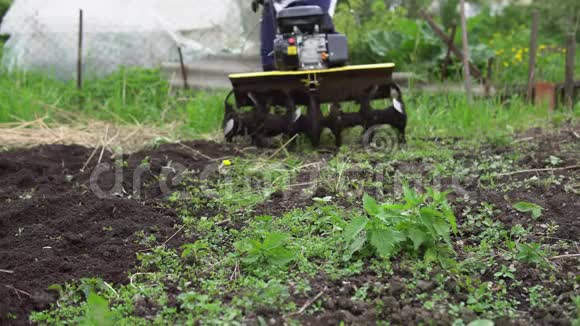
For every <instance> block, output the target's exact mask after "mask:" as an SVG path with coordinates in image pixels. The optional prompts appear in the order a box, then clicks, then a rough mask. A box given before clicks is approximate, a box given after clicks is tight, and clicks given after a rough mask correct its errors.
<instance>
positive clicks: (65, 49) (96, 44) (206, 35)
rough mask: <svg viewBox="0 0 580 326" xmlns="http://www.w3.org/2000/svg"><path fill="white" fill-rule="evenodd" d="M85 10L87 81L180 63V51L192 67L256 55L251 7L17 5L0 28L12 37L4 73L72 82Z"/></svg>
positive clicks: (130, 2) (143, 2)
mask: <svg viewBox="0 0 580 326" xmlns="http://www.w3.org/2000/svg"><path fill="white" fill-rule="evenodd" d="M80 9H82V10H83V16H84V24H83V26H84V27H83V28H84V37H83V39H84V45H83V61H84V71H85V74H88V75H89V76H100V75H105V74H108V73H111V72H113V71H115V70H116V69H118V67H119V66H141V67H157V66H159V65H160V64H161V63H162V62H166V61H176V60H177V56H178V52H177V46H181V47H182V49H183V53H184V56H185V57H186V60H187V61H191V60H195V59H196V58H198V57H201V56H208V55H217V54H219V55H222V54H224V53H233V54H240V53H244V54H254V53H257V51H258V50H257V46H256V42H255V41H254V40H255V39H256V36H255V34H256V32H257V24H258V18H257V17H256V16H257V15H255V14H253V13H252V12H251V11H250V9H249V1H247V0H246V1H244V0H220V1H215V0H207V1H206V0H99V1H95V0H50V1H48V0H15V1H14V3H13V5H12V7H11V8H10V10H9V11H8V12H7V14H6V16H5V17H4V20H3V22H2V25H1V26H0V34H7V35H9V36H10V38H9V39H8V41H7V42H6V44H5V47H4V55H3V58H2V65H3V66H4V67H5V68H8V69H23V70H35V71H39V70H40V71H45V72H49V73H51V74H52V75H53V76H55V77H58V78H61V79H71V78H73V77H74V76H75V73H76V63H77V47H78V30H79V10H80Z"/></svg>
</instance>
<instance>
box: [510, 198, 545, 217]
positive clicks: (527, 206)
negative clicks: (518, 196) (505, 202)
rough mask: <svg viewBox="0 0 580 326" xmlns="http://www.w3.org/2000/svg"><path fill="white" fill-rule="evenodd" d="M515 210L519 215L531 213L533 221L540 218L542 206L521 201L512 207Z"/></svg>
mask: <svg viewBox="0 0 580 326" xmlns="http://www.w3.org/2000/svg"><path fill="white" fill-rule="evenodd" d="M512 207H513V208H514V209H515V210H517V211H518V212H520V213H528V212H531V213H532V218H533V219H534V220H537V219H539V218H540V217H541V216H542V210H543V209H544V208H543V207H542V206H540V205H536V204H533V203H528V202H525V201H521V202H519V203H516V204H515V205H513V206H512Z"/></svg>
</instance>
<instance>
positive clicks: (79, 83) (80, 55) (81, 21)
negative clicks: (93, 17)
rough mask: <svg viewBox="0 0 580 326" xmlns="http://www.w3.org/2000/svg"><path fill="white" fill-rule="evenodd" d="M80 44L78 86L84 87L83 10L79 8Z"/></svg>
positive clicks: (79, 87)
mask: <svg viewBox="0 0 580 326" xmlns="http://www.w3.org/2000/svg"><path fill="white" fill-rule="evenodd" d="M78 41H79V45H78V49H77V50H78V52H77V88H78V89H79V90H82V89H83V10H82V9H80V10H79V40H78Z"/></svg>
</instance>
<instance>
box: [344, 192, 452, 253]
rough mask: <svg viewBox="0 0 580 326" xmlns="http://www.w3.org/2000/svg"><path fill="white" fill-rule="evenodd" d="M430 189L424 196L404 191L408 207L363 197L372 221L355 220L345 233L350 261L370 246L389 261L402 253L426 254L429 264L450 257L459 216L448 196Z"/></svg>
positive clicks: (360, 217)
mask: <svg viewBox="0 0 580 326" xmlns="http://www.w3.org/2000/svg"><path fill="white" fill-rule="evenodd" d="M446 195H447V193H442V192H438V191H436V190H433V189H429V191H428V193H427V194H424V195H420V194H418V193H417V192H415V191H414V190H411V189H409V188H407V187H405V188H404V199H405V203H404V204H389V203H386V204H382V205H379V204H378V203H377V202H376V201H375V200H374V199H373V198H372V197H370V196H368V195H365V196H364V198H363V204H364V209H365V211H366V213H367V214H368V215H369V216H370V218H367V217H364V216H359V217H355V218H354V219H353V220H352V221H351V222H350V223H349V225H348V226H347V227H346V229H345V232H344V239H345V241H346V242H347V243H348V244H349V249H348V253H347V256H346V258H347V259H350V257H351V256H352V254H354V253H356V252H358V251H361V250H362V249H363V248H364V247H365V245H370V246H371V247H372V248H373V249H374V251H375V252H376V254H377V255H378V256H380V257H383V258H386V259H389V258H391V257H392V256H393V255H394V254H396V253H398V252H399V251H400V250H404V251H405V252H411V253H419V252H423V253H424V259H425V260H426V261H428V262H430V261H435V260H438V259H440V260H441V259H442V258H446V257H448V255H449V254H450V253H451V252H452V251H453V249H452V248H451V240H450V234H451V232H453V233H457V224H456V221H455V216H454V215H453V212H452V210H451V208H450V207H449V204H448V203H447V201H446V199H445V196H446Z"/></svg>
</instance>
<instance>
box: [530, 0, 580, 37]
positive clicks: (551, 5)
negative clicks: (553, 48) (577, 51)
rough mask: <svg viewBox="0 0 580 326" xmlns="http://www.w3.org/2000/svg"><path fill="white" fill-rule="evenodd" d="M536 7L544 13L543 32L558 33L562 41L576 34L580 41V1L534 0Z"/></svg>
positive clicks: (542, 19)
mask: <svg viewBox="0 0 580 326" xmlns="http://www.w3.org/2000/svg"><path fill="white" fill-rule="evenodd" d="M534 7H536V8H538V9H539V10H540V12H541V13H542V18H541V25H542V32H544V33H550V34H552V35H557V36H558V37H560V38H561V39H562V41H563V39H564V38H565V37H566V36H567V35H570V34H572V35H576V41H578V42H580V38H579V35H578V28H579V25H580V1H578V0H558V1H545V0H534Z"/></svg>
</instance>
